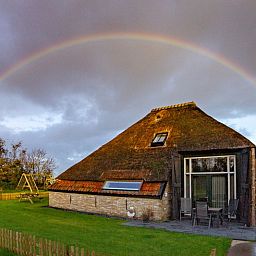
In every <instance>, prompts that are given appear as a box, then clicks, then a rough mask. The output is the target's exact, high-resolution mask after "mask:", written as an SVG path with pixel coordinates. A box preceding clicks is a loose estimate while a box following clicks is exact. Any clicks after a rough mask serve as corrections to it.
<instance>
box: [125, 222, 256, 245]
mask: <svg viewBox="0 0 256 256" xmlns="http://www.w3.org/2000/svg"><path fill="white" fill-rule="evenodd" d="M124 225H127V226H135V227H146V228H160V229H165V230H168V231H173V232H181V233H188V234H197V235H206V236H223V237H227V238H230V239H233V240H244V241H256V227H246V226H245V225H244V224H242V223H237V222H231V223H228V222H224V223H223V225H220V226H219V227H216V226H214V227H211V228H208V227H207V225H197V226H194V227H193V226H192V222H191V220H182V221H179V220H173V221H167V222H143V221H140V220H129V221H128V222H126V223H124Z"/></svg>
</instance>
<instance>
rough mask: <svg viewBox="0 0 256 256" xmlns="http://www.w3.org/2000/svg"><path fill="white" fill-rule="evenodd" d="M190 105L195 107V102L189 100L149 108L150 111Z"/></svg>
mask: <svg viewBox="0 0 256 256" xmlns="http://www.w3.org/2000/svg"><path fill="white" fill-rule="evenodd" d="M190 106H193V107H196V103H195V102H194V101H190V102H184V103H180V104H175V105H170V106H165V107H159V108H153V109H152V110H151V112H154V111H159V110H163V109H170V108H180V107H190Z"/></svg>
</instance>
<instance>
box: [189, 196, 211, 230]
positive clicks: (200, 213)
mask: <svg viewBox="0 0 256 256" xmlns="http://www.w3.org/2000/svg"><path fill="white" fill-rule="evenodd" d="M195 211H196V212H195V215H194V217H193V226H194V225H195V224H197V225H198V224H199V223H200V221H201V220H207V221H208V228H210V227H211V226H212V214H211V213H209V211H208V204H207V202H201V201H196V209H195Z"/></svg>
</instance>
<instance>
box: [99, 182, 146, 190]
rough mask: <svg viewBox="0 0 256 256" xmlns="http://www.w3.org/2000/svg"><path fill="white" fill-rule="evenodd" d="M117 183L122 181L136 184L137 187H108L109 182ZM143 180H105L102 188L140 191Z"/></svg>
mask: <svg viewBox="0 0 256 256" xmlns="http://www.w3.org/2000/svg"><path fill="white" fill-rule="evenodd" d="M117 183H119V184H120V183H121V184H122V183H123V184H132V183H133V184H134V183H136V184H138V187H137V188H124V187H118V186H116V187H110V185H111V184H117ZM142 183H143V181H117V180H115V181H114V180H107V181H105V183H104V185H103V187H102V189H104V190H120V191H140V189H141V186H142Z"/></svg>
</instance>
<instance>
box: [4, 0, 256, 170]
mask: <svg viewBox="0 0 256 256" xmlns="http://www.w3.org/2000/svg"><path fill="white" fill-rule="evenodd" d="M255 10H256V2H255V1H254V0H243V1H241V0H237V1H222V0H217V1H210V0H209V1H203V0H195V1H193V4H192V3H191V1H185V0H180V1H176V0H169V1H167V0H163V1H155V0H147V1H146V0H145V1H143V0H141V1H137V0H136V1H135V0H131V1H120V0H109V1H105V0H91V1H78V0H77V1H68V0H66V1H63V0H62V1H34V0H33V1H32V0H26V1H20V0H17V1H15V0H13V1H3V0H2V1H1V0H0V34H1V37H0V47H1V51H0V74H1V72H2V73H3V72H4V71H5V70H6V69H7V68H8V67H10V66H12V65H13V64H15V63H17V62H19V61H20V60H22V59H24V58H27V57H28V56H31V54H33V53H35V52H38V51H39V50H41V49H45V48H47V47H49V46H51V45H55V44H57V43H58V42H63V41H66V40H70V39H72V38H78V37H81V36H85V35H91V34H97V33H113V32H141V33H152V34H163V35H165V36H171V37H177V38H180V39H182V40H185V41H189V42H191V43H193V44H195V45H198V46H199V47H204V48H207V49H209V50H211V51H213V52H216V53H219V54H220V55H223V56H226V57H227V58H229V59H230V60H231V61H234V63H237V64H239V65H240V66H241V67H243V68H244V69H245V70H248V72H251V73H252V74H254V75H255V76H256V73H255V70H256V58H255V45H256V42H255V40H256V27H255V24H256V16H255ZM221 61H222V60H221V59H220V62H216V61H214V60H212V59H210V58H207V57H205V56H202V55H200V54H199V53H196V52H195V51H194V52H192V51H191V50H189V49H181V48H178V47H175V46H173V45H164V44H161V43H158V42H145V41H139V40H108V41H98V42H91V43H86V44H81V45H77V46H75V47H68V48H66V49H62V50H59V51H55V52H52V53H51V54H49V55H46V56H43V57H42V58H39V59H37V60H36V61H33V62H31V63H29V64H27V65H24V66H23V67H21V68H20V69H18V70H16V71H15V72H14V73H12V74H11V75H10V76H9V77H7V78H6V79H5V80H0V86H1V91H0V99H1V103H2V104H1V109H0V116H1V117H0V135H1V137H6V138H7V139H8V140H14V141H17V140H22V141H24V143H25V144H26V145H27V146H28V147H29V148H33V147H42V148H45V149H46V150H47V151H49V153H51V154H52V155H54V156H56V158H57V161H58V163H59V170H63V169H65V168H66V167H67V166H69V165H72V164H73V163H74V162H75V161H78V160H79V159H81V158H83V157H84V156H85V155H87V154H89V153H90V152H91V151H92V150H95V149H96V148H97V147H99V146H100V145H101V144H103V143H105V142H107V141H108V140H109V139H111V138H112V137H113V136H115V135H116V134H117V133H118V132H120V131H122V130H123V129H125V128H127V127H128V126H129V125H131V124H132V123H134V122H135V121H137V120H138V119H139V118H141V117H143V116H144V115H145V114H146V113H147V112H149V111H150V109H151V108H154V107H157V106H163V105H170V104H176V103H180V102H185V101H191V100H193V101H196V102H197V103H198V105H199V106H200V107H202V109H203V110H204V111H205V112H207V113H209V114H210V115H213V116H214V117H216V118H218V119H220V120H226V119H232V118H235V119H236V124H235V125H233V124H232V120H231V121H229V123H230V125H231V126H232V125H233V127H238V128H237V129H239V130H240V131H242V133H243V134H246V135H248V136H250V137H251V138H254V139H255V140H256V138H255V135H254V133H253V132H251V130H250V129H246V128H245V127H242V126H237V120H238V119H239V118H244V117H246V116H251V118H250V120H249V121H248V122H247V125H252V124H254V126H255V125H256V124H255V123H256V117H255V119H254V118H253V117H254V116H255V109H256V101H255V95H256V84H253V83H252V82H250V81H248V79H247V78H246V77H244V76H243V73H241V71H239V70H238V72H234V70H231V69H230V68H229V67H227V66H225V65H223V64H221ZM237 118H238V119H237ZM241 120H242V119H241ZM40 121H41V123H40ZM17 127H18V128H17ZM24 127H25V128H24Z"/></svg>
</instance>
